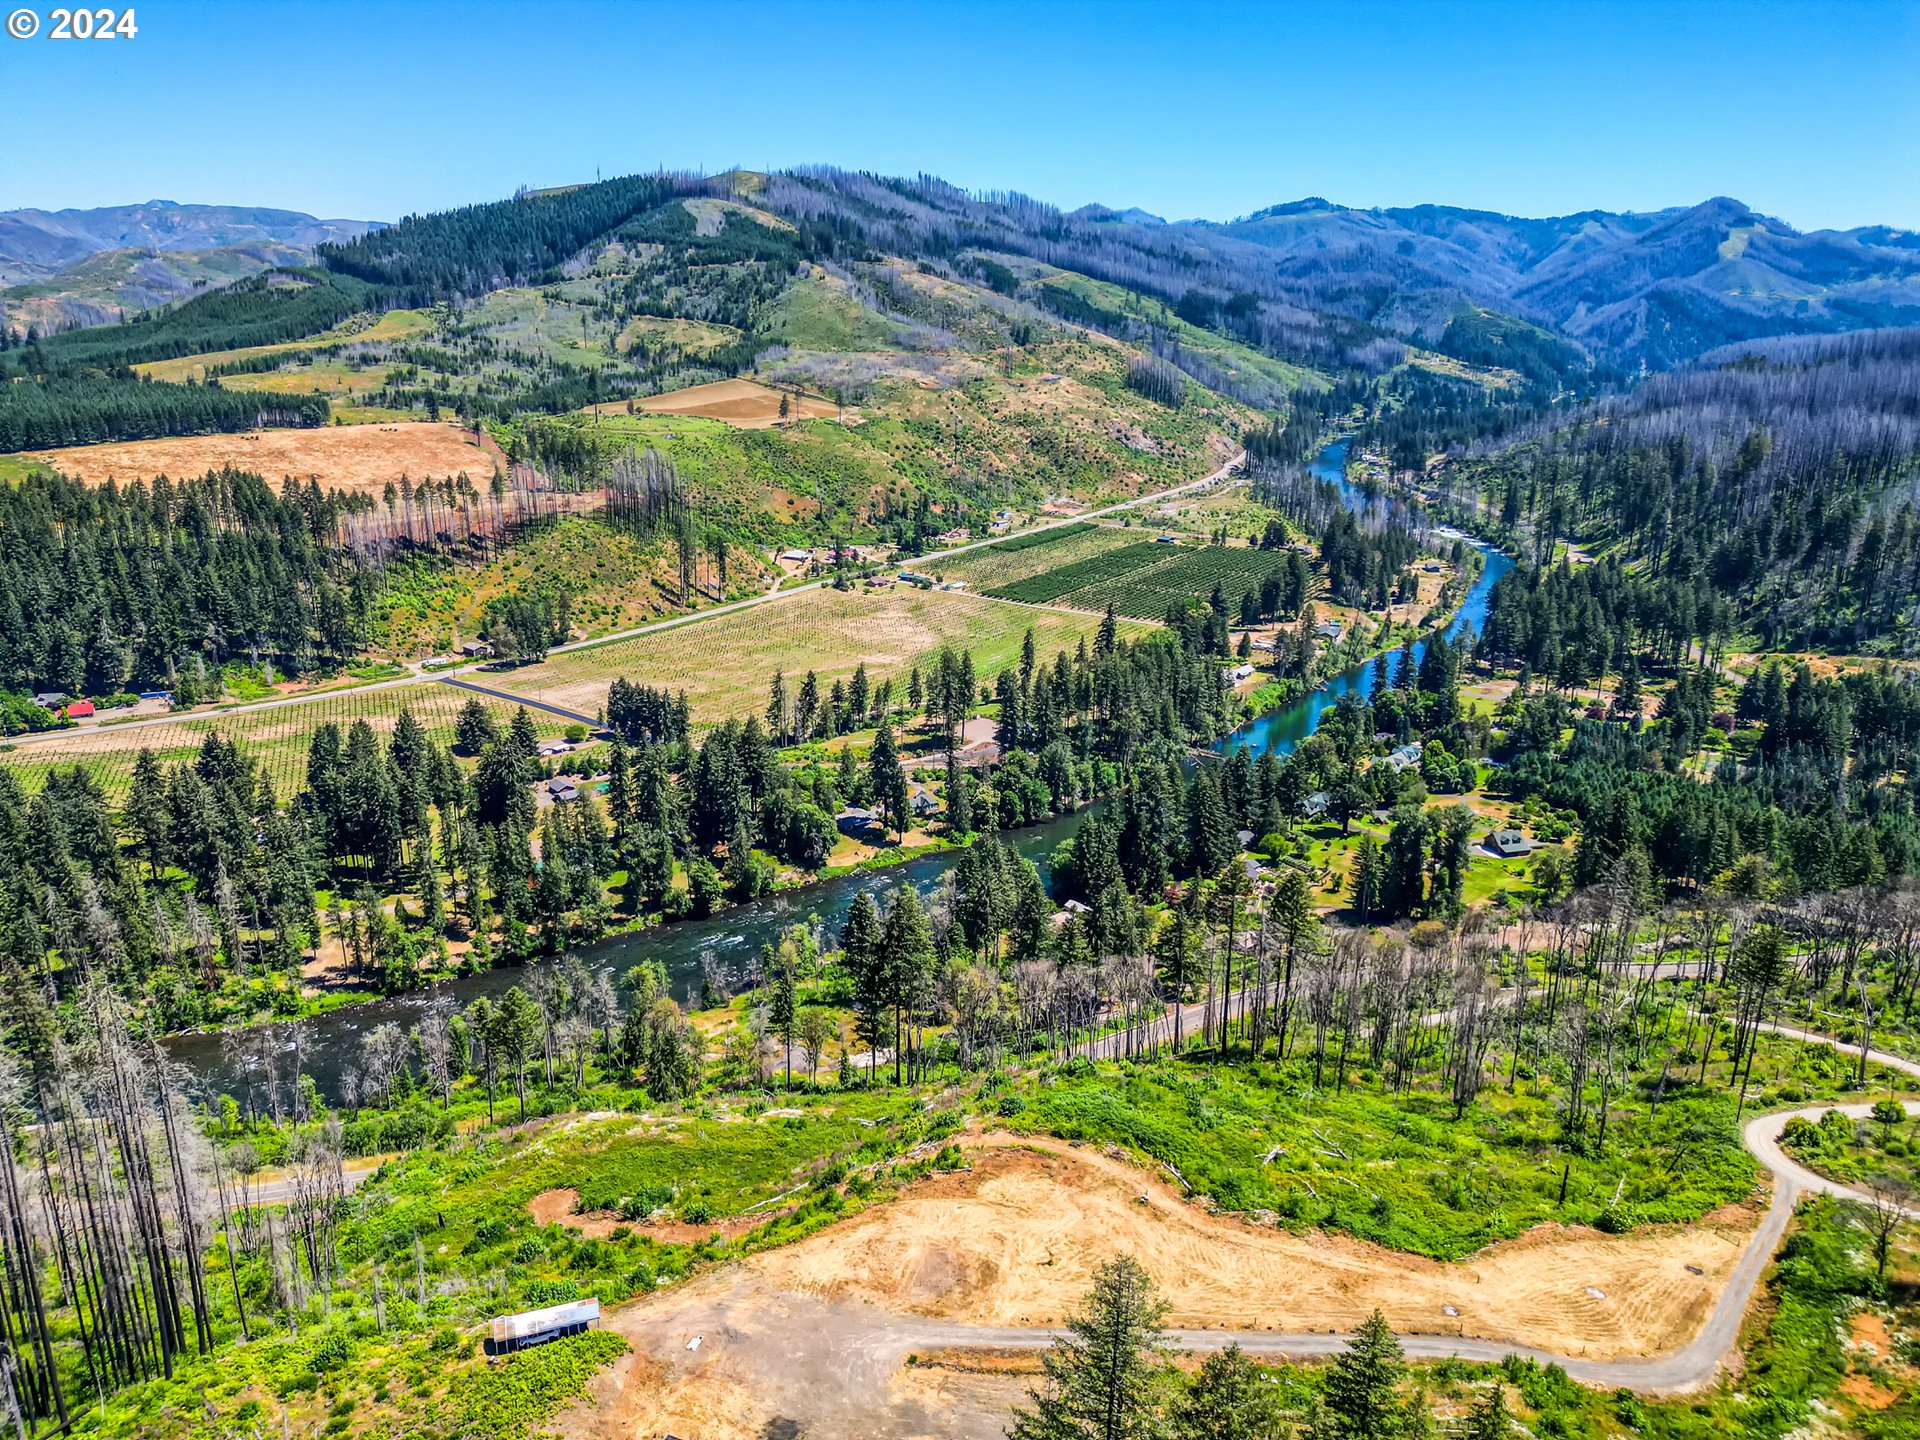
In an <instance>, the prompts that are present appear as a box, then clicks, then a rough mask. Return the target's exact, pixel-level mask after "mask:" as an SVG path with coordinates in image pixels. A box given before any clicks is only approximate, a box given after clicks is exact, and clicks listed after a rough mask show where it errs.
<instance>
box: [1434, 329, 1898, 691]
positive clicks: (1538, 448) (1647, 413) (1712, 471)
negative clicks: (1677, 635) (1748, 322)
mask: <svg viewBox="0 0 1920 1440" xmlns="http://www.w3.org/2000/svg"><path fill="white" fill-rule="evenodd" d="M1916 479H1920V329H1906V330H1890V331H1867V332H1862V333H1859V334H1854V335H1847V336H1824V337H1804V338H1783V339H1774V340H1768V341H1763V342H1756V343H1753V344H1748V345H1741V346H1735V347H1730V348H1728V349H1723V350H1719V351H1715V352H1713V353H1711V354H1709V355H1707V356H1706V357H1704V358H1703V359H1702V360H1701V361H1699V362H1698V363H1696V364H1693V365H1690V366H1687V367H1685V368H1684V369H1681V370H1677V371H1674V372H1673V373H1671V374H1667V375H1660V376H1655V377H1653V378H1651V379H1649V380H1647V381H1646V382H1644V383H1642V384H1640V385H1638V386H1636V387H1634V388H1633V389H1631V390H1630V391H1627V392H1625V393H1624V394H1621V395H1617V396H1613V397H1609V398H1606V399H1603V400H1600V401H1596V402H1594V403H1593V404H1591V405H1589V406H1587V407H1584V408H1582V409H1581V410H1579V411H1577V412H1575V413H1574V414H1573V415H1572V416H1564V415H1563V416H1556V417H1553V418H1552V419H1550V420H1546V421H1540V422H1536V423H1535V424H1534V425H1532V426H1531V427H1526V428H1523V429H1522V431H1521V432H1519V434H1518V435H1517V437H1516V438H1512V439H1510V440H1507V441H1504V442H1499V443H1496V444H1493V445H1490V446H1486V447H1483V448H1482V449H1481V450H1480V451H1479V452H1477V453H1473V454H1471V455H1468V456H1467V457H1466V458H1464V459H1463V460H1462V461H1461V462H1460V464H1459V466H1458V467H1457V469H1456V470H1455V471H1454V472H1453V473H1452V474H1450V475H1447V476H1443V477H1441V481H1440V488H1441V489H1442V491H1443V492H1445V493H1447V494H1449V495H1450V496H1451V498H1452V499H1454V500H1455V501H1456V502H1458V503H1461V504H1468V505H1472V506H1474V507H1477V508H1475V509H1473V510H1472V511H1471V512H1470V514H1471V518H1472V520H1473V522H1474V523H1476V524H1479V525H1481V526H1482V527H1483V528H1488V529H1493V530H1495V531H1498V532H1502V533H1505V534H1506V535H1507V536H1508V538H1509V539H1512V540H1514V541H1516V542H1517V543H1519V544H1520V545H1521V546H1522V547H1523V549H1524V550H1525V551H1526V552H1527V553H1528V555H1529V558H1531V559H1533V560H1534V561H1536V562H1539V563H1540V564H1541V565H1542V566H1543V567H1544V568H1543V569H1542V570H1540V571H1535V572H1531V573H1533V574H1535V575H1536V576H1538V577H1540V578H1541V580H1542V583H1545V581H1546V579H1547V578H1549V577H1550V575H1551V562H1552V561H1553V560H1554V559H1555V558H1556V557H1562V558H1563V557H1564V555H1565V553H1566V552H1565V551H1564V550H1563V549H1562V548H1561V542H1563V541H1575V542H1578V544H1579V545H1580V546H1581V547H1582V548H1583V549H1584V550H1586V551H1589V552H1593V553H1597V554H1598V555H1599V556H1600V558H1601V564H1600V565H1599V566H1598V567H1597V568H1596V571H1595V572H1594V573H1595V574H1599V575H1605V574H1609V573H1618V572H1631V583H1632V584H1634V585H1636V586H1642V587H1649V588H1650V589H1651V590H1661V589H1663V588H1664V589H1668V590H1674V591H1678V592H1681V593H1683V594H1684V595H1686V596H1690V597H1693V598H1691V599H1686V600H1681V601H1674V600H1672V599H1671V598H1669V599H1666V600H1661V601H1659V602H1657V603H1658V605H1659V606H1660V608H1663V609H1669V610H1670V609H1674V608H1675V607H1676V606H1677V608H1678V609H1679V610H1680V611H1682V612H1685V613H1693V612H1695V611H1697V610H1699V609H1701V608H1702V607H1705V606H1716V607H1718V608H1719V610H1720V611H1721V612H1723V614H1724V616H1725V617H1726V618H1725V620H1724V621H1723V623H1724V624H1731V623H1733V622H1734V621H1738V622H1742V623H1744V624H1746V625H1749V626H1751V627H1752V628H1753V629H1754V630H1755V631H1756V632H1757V634H1758V637H1759V638H1760V639H1761V641H1762V642H1763V643H1765V644H1769V645H1771V644H1775V643H1786V642H1789V641H1794V642H1802V643H1824V644H1833V645H1841V646H1845V647H1848V648H1854V647H1861V646H1870V645H1873V644H1875V643H1880V644H1884V645H1886V646H1887V647H1890V648H1892V649H1895V650H1899V651H1902V652H1905V651H1906V650H1908V649H1910V648H1911V645H1912V614H1913V609H1914V605H1915V601H1916V599H1917V598H1920V516H1917V515H1916V513H1915V507H1914V487H1915V482H1916ZM1520 573H1521V572H1516V574H1520ZM1516 583H1518V582H1516ZM1595 583H1599V582H1595ZM1608 583H1612V582H1608ZM1568 593H1569V595H1570V596H1571V592H1568ZM1581 605H1582V608H1584V602H1581ZM1703 633H1704V632H1703ZM1534 658H1536V660H1537V659H1538V658H1539V657H1537V656H1536V657H1534Z"/></svg>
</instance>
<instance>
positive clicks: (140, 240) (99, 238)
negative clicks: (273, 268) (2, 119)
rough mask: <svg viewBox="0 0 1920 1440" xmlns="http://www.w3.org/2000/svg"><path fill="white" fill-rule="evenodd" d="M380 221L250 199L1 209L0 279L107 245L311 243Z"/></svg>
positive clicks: (351, 234)
mask: <svg viewBox="0 0 1920 1440" xmlns="http://www.w3.org/2000/svg"><path fill="white" fill-rule="evenodd" d="M377 225H378V222H377V221H366V220H321V219H317V218H316V217H314V216H312V215H308V214H304V213H303V212H301V211H298V210H273V209H268V208H266V207H264V206H249V205H177V204H175V203H174V202H173V201H171V200H149V201H147V202H146V203H145V204H144V205H109V206H105V207H103V208H100V209H96V210H52V211H48V210H6V211H0V282H4V283H6V284H8V285H17V284H20V283H21V282H23V281H27V280H36V279H45V278H46V277H47V276H50V275H53V274H56V273H58V272H59V271H61V270H64V269H66V268H67V267H68V266H70V265H74V264H77V263H78V262H80V261H82V260H84V259H86V258H87V257H88V256H89V255H94V254H97V253H98V252H100V251H102V250H223V249H227V248H229V247H233V246H241V245H257V244H261V243H265V242H273V243H276V244H281V245H298V246H301V247H303V248H310V247H312V246H314V245H319V244H322V243H324V242H326V241H329V240H352V239H356V238H357V237H359V236H361V235H364V234H366V233H367V231H369V230H371V229H374V228H376V226H377Z"/></svg>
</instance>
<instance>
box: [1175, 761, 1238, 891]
mask: <svg viewBox="0 0 1920 1440" xmlns="http://www.w3.org/2000/svg"><path fill="white" fill-rule="evenodd" d="M1239 849H1240V847H1239V845H1238V844H1237V843H1236V841H1235V837H1234V833H1233V825H1232V822H1231V821H1229V820H1228V819H1227V807H1226V805H1225V803H1224V802H1223V801H1222V800H1221V798H1220V787H1219V785H1218V784H1216V783H1215V781H1214V778H1213V775H1212V774H1211V773H1210V772H1209V771H1208V770H1207V768H1206V767H1205V766H1204V765H1203V766H1201V767H1200V768H1199V769H1198V770H1197V771H1195V772H1194V777H1193V783H1192V784H1191V785H1189V786H1188V787H1187V865H1188V867H1189V868H1190V869H1191V870H1192V872H1193V873H1194V874H1196V875H1216V874H1218V873H1219V872H1220V871H1221V870H1223V869H1224V868H1226V864H1227V862H1228V861H1229V860H1231V859H1233V857H1234V855H1235V854H1236V853H1237V852H1238V851H1239Z"/></svg>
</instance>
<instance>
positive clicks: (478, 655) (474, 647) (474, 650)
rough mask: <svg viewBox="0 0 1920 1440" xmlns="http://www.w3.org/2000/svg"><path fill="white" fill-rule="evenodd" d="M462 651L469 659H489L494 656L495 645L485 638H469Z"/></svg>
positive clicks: (461, 648)
mask: <svg viewBox="0 0 1920 1440" xmlns="http://www.w3.org/2000/svg"><path fill="white" fill-rule="evenodd" d="M460 653H461V654H462V655H464V656H466V657H467V658H468V659H469V660H487V659H491V658H492V656H493V646H491V645H489V644H488V643H487V642H486V641H484V640H469V641H467V642H466V643H465V644H463V645H462V646H461V647H460Z"/></svg>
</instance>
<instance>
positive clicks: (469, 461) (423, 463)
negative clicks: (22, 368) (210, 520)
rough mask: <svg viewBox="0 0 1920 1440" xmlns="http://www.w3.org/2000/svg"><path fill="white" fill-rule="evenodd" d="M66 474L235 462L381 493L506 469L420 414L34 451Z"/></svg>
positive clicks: (168, 470) (179, 473)
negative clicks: (406, 481) (381, 421)
mask: <svg viewBox="0 0 1920 1440" xmlns="http://www.w3.org/2000/svg"><path fill="white" fill-rule="evenodd" d="M30 458H32V459H35V460H41V461H44V462H45V463H46V464H48V465H51V466H52V467H53V468H54V469H56V470H58V471H60V472H61V473H62V474H63V475H71V476H73V477H75V478H76V479H79V480H82V481H84V482H86V483H87V484H89V485H100V484H104V483H105V482H106V481H108V480H110V479H111V480H118V481H120V482H122V483H123V484H124V483H126V482H128V481H132V480H151V479H152V478H153V477H154V476H156V475H170V476H173V477H174V478H175V479H181V478H184V477H188V476H196V475H204V474H206V473H207V471H209V470H219V469H221V468H223V467H225V466H228V465H232V466H234V467H235V468H236V469H240V470H251V471H253V472H255V473H256V474H259V475H263V476H265V477H266V478H267V479H268V480H269V481H271V482H273V483H274V484H275V485H276V486H277V485H278V483H279V481H280V480H281V479H282V478H283V477H285V476H288V475H291V476H292V477H293V478H294V479H296V480H300V481H303V482H304V481H306V480H309V479H314V480H318V481H319V482H320V487H321V488H322V489H323V490H352V491H357V492H360V493H362V494H373V495H377V494H379V493H380V492H381V491H383V490H385V489H386V487H387V485H388V484H389V483H395V484H397V483H398V482H399V480H400V477H401V476H402V475H406V476H409V477H411V478H412V479H415V480H421V479H425V478H427V477H429V476H431V477H433V478H436V479H441V478H445V477H447V476H452V475H458V474H459V473H460V472H461V471H463V470H464V471H465V472H466V473H467V477H468V478H469V479H471V480H472V481H473V482H474V483H475V484H484V483H485V482H486V481H487V480H489V479H490V478H492V475H493V472H494V470H495V469H496V468H504V467H503V462H501V460H500V457H499V453H498V451H497V450H495V449H494V448H493V447H492V446H491V445H490V444H489V445H488V446H486V447H484V448H483V447H482V446H480V445H478V444H476V443H475V442H474V439H473V436H472V434H471V433H470V432H468V431H465V430H462V429H461V428H460V427H459V426H458V425H436V424H434V423H432V422H431V421H426V420H421V421H415V422H412V423H409V424H402V425H330V426H325V427H322V428H319V429H313V430H250V431H247V432H246V433H244V434H240V435H181V436H174V437H171V438H169V439H165V440H128V441H119V442H115V443H113V444H108V445H84V446H78V447H75V448H71V449H66V450H36V451H33V452H30Z"/></svg>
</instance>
